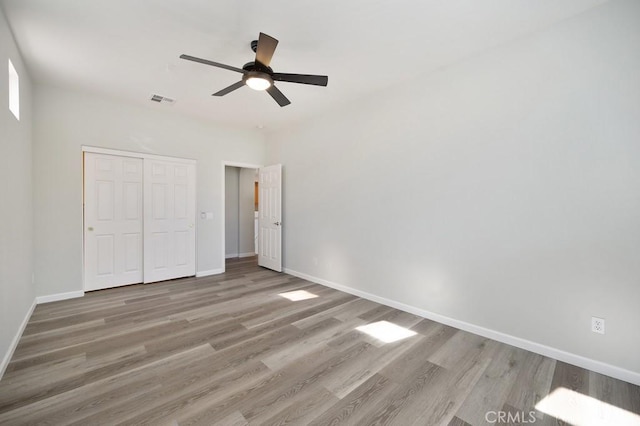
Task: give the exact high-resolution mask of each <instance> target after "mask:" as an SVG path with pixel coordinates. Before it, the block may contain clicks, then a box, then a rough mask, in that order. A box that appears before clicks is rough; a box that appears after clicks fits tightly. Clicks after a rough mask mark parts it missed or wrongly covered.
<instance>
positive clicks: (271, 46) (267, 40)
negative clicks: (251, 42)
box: [256, 33, 278, 67]
mask: <svg viewBox="0 0 640 426" xmlns="http://www.w3.org/2000/svg"><path fill="white" fill-rule="evenodd" d="M277 45H278V40H276V39H275V38H273V37H271V36H268V35H266V34H264V33H260V37H259V38H258V48H257V49H256V61H258V62H260V63H261V64H262V65H264V66H265V67H268V66H269V64H270V63H271V58H272V57H273V52H275V51H276V46H277Z"/></svg>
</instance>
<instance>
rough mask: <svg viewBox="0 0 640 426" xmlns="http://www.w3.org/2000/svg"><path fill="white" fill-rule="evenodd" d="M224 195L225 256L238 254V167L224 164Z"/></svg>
mask: <svg viewBox="0 0 640 426" xmlns="http://www.w3.org/2000/svg"><path fill="white" fill-rule="evenodd" d="M224 169H225V181H224V185H225V194H224V195H225V197H224V214H225V216H224V223H225V230H224V241H225V246H224V247H225V249H224V250H225V256H226V257H237V256H238V253H239V252H238V233H239V228H238V227H239V222H240V220H239V219H240V217H239V213H238V212H239V205H238V198H239V196H240V193H239V183H240V169H239V168H238V167H230V166H226V167H225V168H224Z"/></svg>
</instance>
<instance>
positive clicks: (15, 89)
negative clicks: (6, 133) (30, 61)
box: [9, 59, 20, 120]
mask: <svg viewBox="0 0 640 426" xmlns="http://www.w3.org/2000/svg"><path fill="white" fill-rule="evenodd" d="M9 110H10V111H11V112H12V113H13V115H15V116H16V118H17V119H18V120H20V77H18V72H17V71H16V69H15V68H14V66H13V64H12V63H11V59H9Z"/></svg>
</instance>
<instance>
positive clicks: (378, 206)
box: [269, 0, 640, 377]
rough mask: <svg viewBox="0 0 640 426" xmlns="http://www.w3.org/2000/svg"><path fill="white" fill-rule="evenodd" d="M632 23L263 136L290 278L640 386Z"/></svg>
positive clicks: (457, 71) (637, 12)
mask: <svg viewBox="0 0 640 426" xmlns="http://www.w3.org/2000/svg"><path fill="white" fill-rule="evenodd" d="M639 16H640V2H638V1H632V0H629V1H614V2H610V3H608V4H606V5H604V6H602V7H599V8H596V9H592V10H591V11H589V12H587V13H585V14H583V15H581V16H580V17H578V18H576V19H572V20H570V21H566V22H564V23H561V24H558V25H556V26H554V27H551V28H548V29H546V30H544V31H543V32H541V33H538V34H537V35H535V36H532V37H528V38H525V39H521V40H518V41H517V42H513V43H509V44H506V45H503V46H501V47H499V48H496V49H493V50H491V51H487V52H485V53H483V54H481V55H478V56H476V57H473V58H470V59H468V60H466V61H464V62H461V63H458V64H456V65H455V66H451V67H449V68H446V69H443V70H440V72H437V73H434V74H432V75H428V76H424V78H422V79H421V80H420V81H415V82H412V83H411V84H406V85H403V86H400V87H396V88H394V89H389V90H388V91H385V92H381V93H377V94H375V96H371V97H370V98H368V99H363V100H361V101H360V102H359V103H357V104H352V105H350V106H349V107H346V108H343V109H341V110H337V111H335V112H332V113H329V115H325V116H322V117H318V118H317V119H315V120H314V121H309V122H305V123H301V124H300V125H299V126H297V127H295V128H290V129H288V130H285V131H281V132H278V133H274V134H271V135H269V145H270V154H269V157H270V158H269V163H275V162H282V163H283V165H284V170H285V171H286V174H285V179H284V195H283V196H284V213H285V217H284V218H283V223H284V224H285V226H284V228H283V232H284V248H285V252H284V265H285V267H286V268H287V269H288V270H292V271H297V272H301V273H304V274H308V275H310V276H313V277H316V278H319V279H323V280H327V281H329V282H333V283H336V284H340V285H344V286H348V287H349V288H351V289H354V290H357V291H363V292H368V293H371V294H373V295H376V296H380V297H384V298H387V299H390V300H392V301H395V302H400V303H404V304H406V305H410V306H412V307H416V308H418V309H421V310H424V311H428V312H431V313H435V314H440V315H444V316H446V317H449V318H452V319H455V320H457V321H463V322H466V323H470V324H472V325H475V326H481V327H486V328H488V329H491V330H494V331H498V332H501V333H506V334H508V335H511V336H515V337H518V338H522V339H526V340H528V341H530V342H534V343H536V344H539V345H547V346H549V347H551V348H555V349H559V350H563V351H567V352H569V353H571V354H576V355H579V356H582V357H587V358H588V359H590V360H596V361H601V362H604V363H607V364H609V365H612V366H615V367H619V368H622V369H626V370H628V371H631V372H635V373H636V374H638V373H640V356H638V354H640V334H639V333H638V326H639V325H640V309H639V308H638V306H639V301H640V281H639V279H640V219H639V218H640V78H639V77H638V76H639V75H640V74H639V71H638V70H640V25H639V21H638V17H639ZM416 54H419V52H418V51H417V52H416ZM592 315H595V316H600V317H603V318H605V319H606V335H598V334H594V333H592V332H591V331H590V319H591V316H592ZM636 377H639V376H636Z"/></svg>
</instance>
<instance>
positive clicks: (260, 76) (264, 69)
mask: <svg viewBox="0 0 640 426" xmlns="http://www.w3.org/2000/svg"><path fill="white" fill-rule="evenodd" d="M277 45H278V40H276V39H275V38H273V37H271V36H268V35H266V34H264V33H260V37H259V38H258V40H253V41H252V42H251V50H253V51H254V52H255V53H256V58H255V61H254V62H249V63H247V64H245V65H244V66H243V67H242V69H241V68H236V67H233V66H231V65H225V64H221V63H218V62H213V61H210V60H208V59H201V58H196V57H195V56H190V55H180V58H181V59H186V60H188V61H193V62H198V63H201V64H205V65H211V66H214V67H218V68H223V69H226V70H229V71H235V72H238V73H241V74H242V80H240V81H239V82H237V83H234V84H232V85H231V86H229V87H226V88H224V89H222V90H220V91H218V92H216V93H214V94H213V95H212V96H224V95H226V94H228V93H231V92H233V91H234V90H237V89H239V88H241V87H242V86H244V85H247V86H249V87H250V88H252V89H253V90H260V91H262V90H264V91H266V92H267V93H269V95H271V97H272V98H273V99H274V100H275V101H276V102H277V103H278V105H280V106H281V107H283V106H286V105H289V104H290V103H291V101H289V99H287V97H286V96H285V95H284V94H283V93H282V92H281V91H280V90H279V89H278V88H277V87H276V86H275V85H274V84H273V83H274V81H284V82H288V83H298V84H310V85H313V86H326V85H327V83H328V82H329V78H328V77H327V76H326V75H310V74H285V73H276V72H273V70H272V69H271V67H270V66H269V64H270V63H271V58H272V57H273V53H274V52H275V50H276V46H277Z"/></svg>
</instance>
